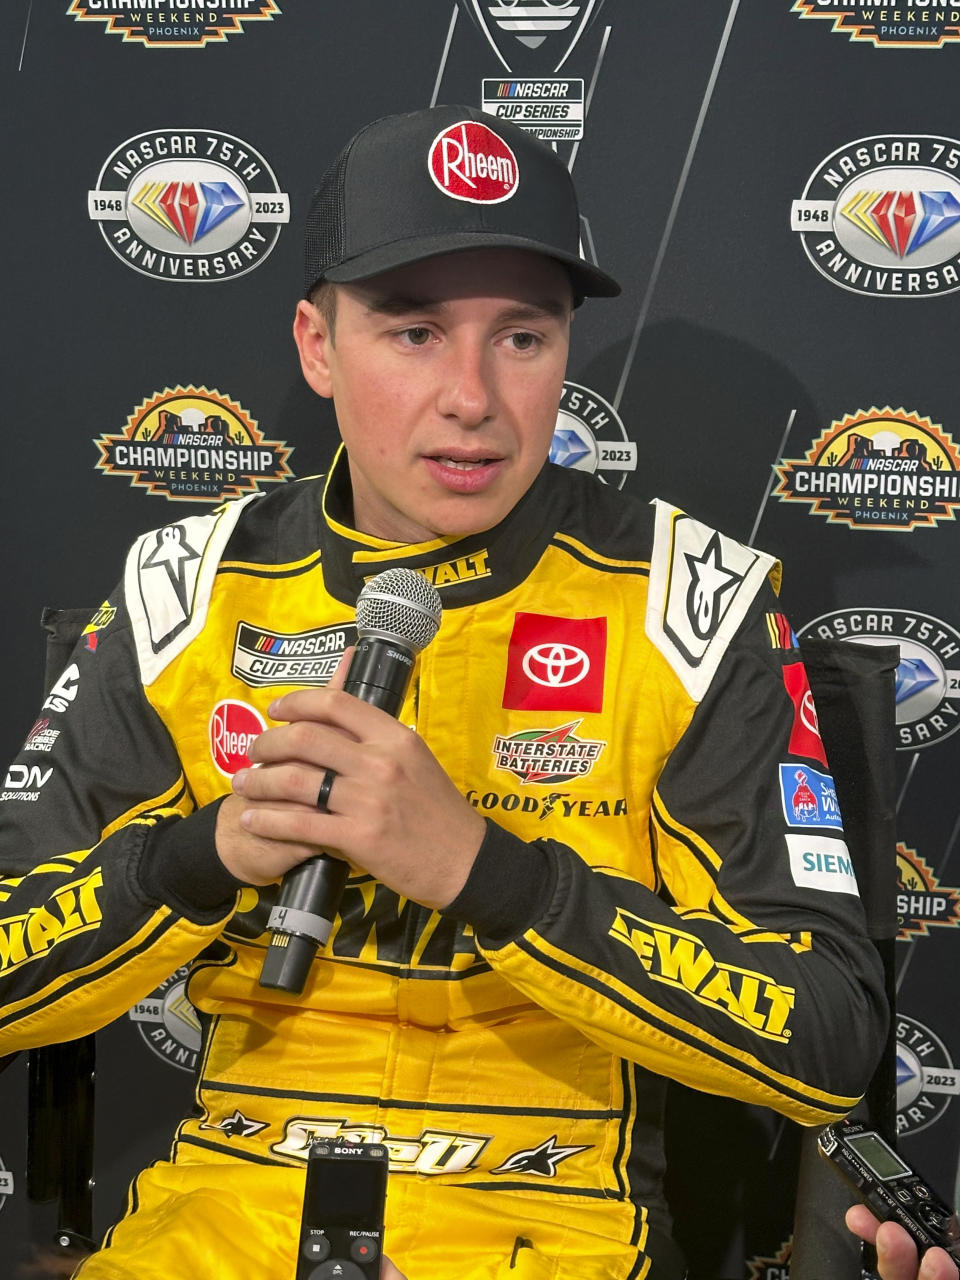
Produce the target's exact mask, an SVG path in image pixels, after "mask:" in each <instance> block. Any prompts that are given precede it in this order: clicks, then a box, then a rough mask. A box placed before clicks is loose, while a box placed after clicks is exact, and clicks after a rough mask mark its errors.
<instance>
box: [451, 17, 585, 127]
mask: <svg viewBox="0 0 960 1280" xmlns="http://www.w3.org/2000/svg"><path fill="white" fill-rule="evenodd" d="M462 2H463V3H464V5H465V7H466V9H467V12H468V13H469V14H470V16H471V17H472V18H473V20H474V21H475V23H476V24H477V26H478V27H479V28H480V31H481V32H482V33H483V35H484V36H485V37H486V40H487V43H488V44H489V45H490V48H491V49H492V50H493V52H494V54H495V55H496V57H497V58H498V59H499V61H500V63H501V64H502V66H503V67H504V69H505V70H506V71H507V72H508V73H509V75H510V78H507V79H504V78H503V77H499V78H490V79H486V80H484V81H483V97H482V102H481V105H482V108H483V110H484V111H488V112H489V113H490V115H493V116H497V117H498V118H499V119H501V120H510V121H512V122H513V123H514V124H516V125H519V126H520V128H521V129H528V130H529V131H530V132H531V133H533V134H534V135H535V136H536V137H538V138H542V139H543V140H544V141H547V142H575V141H577V140H578V139H580V138H582V137H583V125H584V118H585V112H586V106H585V100H584V87H583V79H582V78H577V77H567V76H562V77H561V76H557V75H556V74H552V75H544V74H543V73H544V72H545V71H546V72H553V73H556V72H557V71H559V70H560V68H561V67H562V66H563V65H564V63H565V62H566V61H567V59H568V58H569V57H570V54H571V53H572V52H573V50H574V48H575V47H576V45H577V44H578V43H579V41H580V37H581V36H582V35H583V33H584V32H585V31H586V29H587V27H589V25H590V23H591V22H592V21H593V19H594V18H595V17H596V16H597V14H598V12H599V10H600V6H601V4H602V3H603V0H581V3H579V4H571V3H570V2H569V0H462Z"/></svg>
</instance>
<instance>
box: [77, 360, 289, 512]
mask: <svg viewBox="0 0 960 1280" xmlns="http://www.w3.org/2000/svg"><path fill="white" fill-rule="evenodd" d="M95 443H96V445H97V447H98V449H99V450H100V457H99V459H98V461H97V463H96V467H97V470H98V471H103V472H105V473H106V474H107V475H112V476H123V475H125V476H127V477H129V480H130V484H131V485H133V486H134V488H143V489H146V490H147V492H148V493H151V494H154V495H156V496H159V497H165V498H168V499H170V500H171V501H177V502H184V501H187V502H221V501H222V500H223V499H224V498H236V497H239V496H240V495H241V494H244V493H254V492H256V491H257V490H258V489H259V488H260V487H261V485H263V484H265V483H268V482H270V481H278V480H286V479H287V478H288V477H289V476H291V475H292V474H293V473H292V471H291V470H290V467H289V466H288V465H287V459H288V458H289V456H290V454H291V453H292V452H293V449H292V447H291V446H289V445H285V444H283V443H282V442H281V441H279V440H268V439H267V438H266V437H265V436H264V434H263V432H262V431H261V430H260V429H259V427H258V426H257V424H256V421H255V420H254V419H253V418H251V416H250V415H249V413H247V411H246V410H245V409H244V408H243V407H242V406H241V405H239V404H237V402H236V401H235V400H231V399H229V398H228V397H227V396H224V395H221V394H220V392H219V391H208V390H207V388H206V387H189V386H188V387H174V388H169V387H168V388H167V389H166V390H164V391H162V392H160V393H159V394H157V395H155V396H151V397H150V399H148V400H145V401H143V403H142V404H140V405H138V406H137V408H136V409H134V411H133V413H131V414H130V416H129V418H128V419H127V423H126V426H125V427H124V429H123V431H122V432H120V433H119V434H118V435H110V434H104V435H102V436H100V438H99V439H98V440H97V441H96V442H95Z"/></svg>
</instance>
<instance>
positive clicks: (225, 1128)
mask: <svg viewBox="0 0 960 1280" xmlns="http://www.w3.org/2000/svg"><path fill="white" fill-rule="evenodd" d="M269 1127H270V1126H269V1125H268V1124H267V1122H266V1121H265V1120H251V1119H250V1117H249V1116H245V1115H244V1114H243V1112H242V1111H240V1110H239V1108H238V1109H237V1110H236V1111H234V1113H233V1115H232V1116H224V1118H223V1119H222V1120H221V1121H220V1123H219V1124H209V1123H208V1122H207V1121H204V1123H203V1124H201V1125H200V1128H201V1129H216V1130H218V1131H219V1132H220V1133H222V1134H223V1135H224V1137H226V1138H252V1137H253V1135H254V1134H255V1133H261V1132H262V1131H263V1130H264V1129H269Z"/></svg>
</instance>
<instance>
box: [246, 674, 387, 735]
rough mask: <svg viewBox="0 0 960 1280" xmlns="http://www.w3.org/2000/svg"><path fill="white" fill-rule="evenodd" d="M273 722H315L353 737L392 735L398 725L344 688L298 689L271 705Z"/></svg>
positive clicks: (384, 713) (385, 714)
mask: <svg viewBox="0 0 960 1280" xmlns="http://www.w3.org/2000/svg"><path fill="white" fill-rule="evenodd" d="M269 713H270V717H271V719H273V720H286V721H294V720H312V721H316V722H317V723H322V724H327V725H331V726H333V727H334V728H337V729H340V730H341V731H342V732H343V733H347V734H350V735H351V737H354V738H358V739H361V738H371V737H377V736H382V735H384V734H387V735H389V734H390V733H391V732H392V731H394V730H395V729H396V727H397V722H396V720H395V719H394V718H393V716H390V715H388V714H387V713H386V711H382V710H381V709H380V708H379V707H375V706H373V705H372V704H371V703H369V702H363V701H362V700H361V699H360V698H356V697H354V695H353V694H352V693H346V692H345V691H344V690H343V689H332V688H330V687H329V686H328V687H327V688H325V689H295V690H294V691H293V693H285V694H284V695H283V697H282V698H278V699H277V700H276V702H272V703H271V704H270V708H269Z"/></svg>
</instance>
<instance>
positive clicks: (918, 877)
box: [897, 842, 960, 941]
mask: <svg viewBox="0 0 960 1280" xmlns="http://www.w3.org/2000/svg"><path fill="white" fill-rule="evenodd" d="M897 916H898V919H899V921H900V927H899V932H898V933H897V937H898V938H899V939H900V940H901V941H906V940H908V939H911V938H925V937H929V935H930V930H931V928H932V927H933V926H934V925H941V926H944V925H945V926H947V927H948V928H952V929H956V928H957V926H958V925H960V890H957V889H950V888H948V887H947V886H946V885H942V884H941V883H940V881H939V879H938V877H937V874H936V872H935V871H934V870H933V868H932V867H929V866H927V864H926V862H925V861H924V860H923V858H921V857H920V855H919V853H917V851H916V850H915V849H911V848H909V847H908V846H907V845H905V844H902V843H900V842H898V843H897Z"/></svg>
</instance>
